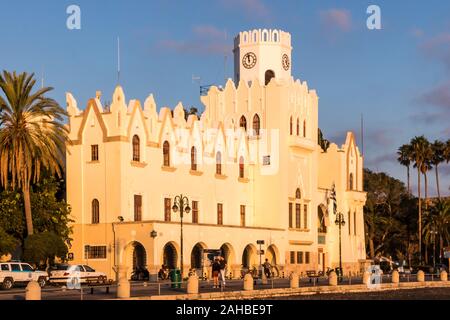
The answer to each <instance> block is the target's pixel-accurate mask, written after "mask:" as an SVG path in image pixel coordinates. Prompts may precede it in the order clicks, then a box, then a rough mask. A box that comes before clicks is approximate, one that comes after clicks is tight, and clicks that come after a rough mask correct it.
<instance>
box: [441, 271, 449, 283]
mask: <svg viewBox="0 0 450 320" xmlns="http://www.w3.org/2000/svg"><path fill="white" fill-rule="evenodd" d="M441 281H448V274H447V271H445V270H443V271H442V272H441Z"/></svg>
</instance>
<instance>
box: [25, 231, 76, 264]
mask: <svg viewBox="0 0 450 320" xmlns="http://www.w3.org/2000/svg"><path fill="white" fill-rule="evenodd" d="M66 255H67V246H66V244H65V243H64V241H63V240H62V239H61V237H60V236H59V235H57V234H55V233H54V232H48V231H46V232H42V233H36V234H32V235H30V236H28V237H27V238H26V239H25V243H24V252H23V259H24V260H25V261H27V262H30V263H34V264H36V265H41V264H42V263H46V262H47V261H49V262H50V263H52V262H53V261H54V259H55V257H58V258H63V259H64V258H65V257H66Z"/></svg>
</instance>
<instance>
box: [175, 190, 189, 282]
mask: <svg viewBox="0 0 450 320" xmlns="http://www.w3.org/2000/svg"><path fill="white" fill-rule="evenodd" d="M172 210H173V212H175V213H176V212H178V210H179V211H180V221H181V234H180V245H181V248H180V250H181V255H180V256H181V261H180V267H181V279H183V215H184V213H185V212H186V213H189V212H191V207H189V199H188V198H187V197H186V196H183V194H180V195H179V196H176V197H175V198H174V199H173V206H172Z"/></svg>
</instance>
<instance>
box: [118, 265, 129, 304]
mask: <svg viewBox="0 0 450 320" xmlns="http://www.w3.org/2000/svg"><path fill="white" fill-rule="evenodd" d="M115 270H116V272H117V275H118V278H119V281H118V282H117V298H119V299H127V298H129V297H130V291H131V287H130V282H129V281H128V279H127V271H128V267H126V266H124V265H121V266H117V267H115Z"/></svg>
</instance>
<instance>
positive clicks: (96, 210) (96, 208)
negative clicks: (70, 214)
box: [92, 199, 100, 224]
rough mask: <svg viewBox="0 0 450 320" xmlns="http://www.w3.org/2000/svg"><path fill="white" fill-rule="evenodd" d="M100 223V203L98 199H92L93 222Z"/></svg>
mask: <svg viewBox="0 0 450 320" xmlns="http://www.w3.org/2000/svg"><path fill="white" fill-rule="evenodd" d="M97 223H100V203H99V202H98V200H97V199H94V200H92V224H97Z"/></svg>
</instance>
